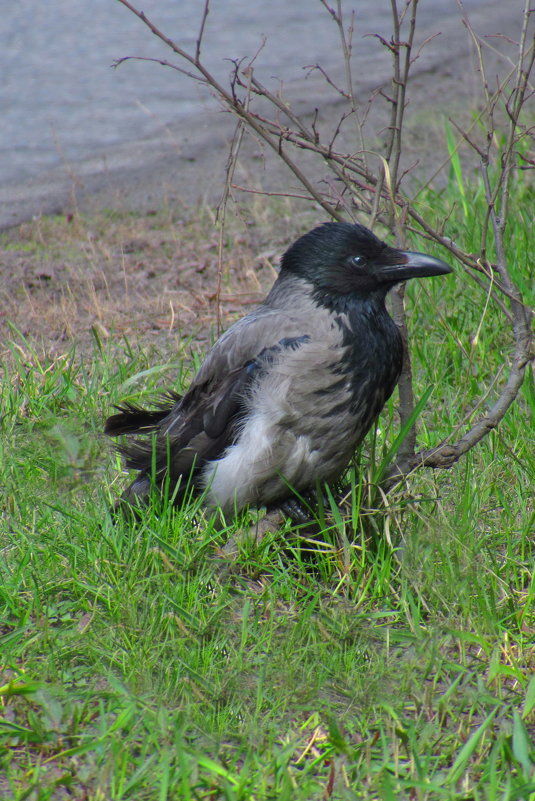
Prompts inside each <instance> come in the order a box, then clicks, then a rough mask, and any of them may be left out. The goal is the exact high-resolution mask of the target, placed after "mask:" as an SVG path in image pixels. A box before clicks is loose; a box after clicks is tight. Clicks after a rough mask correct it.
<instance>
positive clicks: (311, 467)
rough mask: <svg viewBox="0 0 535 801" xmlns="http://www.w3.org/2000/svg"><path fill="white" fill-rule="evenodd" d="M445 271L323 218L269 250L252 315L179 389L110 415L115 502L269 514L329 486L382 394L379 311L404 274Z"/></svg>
mask: <svg viewBox="0 0 535 801" xmlns="http://www.w3.org/2000/svg"><path fill="white" fill-rule="evenodd" d="M450 272H451V267H449V266H448V265H447V264H446V263H445V262H443V261H441V260H440V259H436V258H433V257H432V256H427V255H425V254H424V253H415V252H411V251H404V250H398V249H396V248H393V247H390V246H388V245H387V244H385V243H384V242H382V241H381V240H380V239H378V238H377V237H376V236H375V235H374V234H373V233H372V232H371V231H369V230H368V229H367V228H365V227H364V226H362V225H359V224H350V223H342V222H331V223H324V224H323V225H320V226H319V227H317V228H314V229H313V230H312V231H309V233H307V234H305V235H304V236H302V237H301V238H300V239H298V240H297V241H296V242H295V243H294V244H293V245H292V246H291V247H290V248H289V249H288V250H287V251H286V253H285V254H284V255H283V257H282V261H281V268H280V274H279V276H278V278H277V280H276V281H275V284H274V285H273V287H272V289H271V291H270V293H269V294H268V296H267V297H266V299H265V300H264V301H263V303H261V304H260V305H259V306H258V308H256V309H255V310H254V311H252V312H251V313H250V314H248V315H247V316H246V317H243V318H242V319H241V320H238V322H236V323H234V325H232V326H231V327H230V328H229V329H228V330H227V331H226V333H224V334H223V335H222V336H221V337H220V338H219V339H218V340H217V342H216V343H215V345H214V346H213V347H212V349H211V350H210V351H209V353H208V355H207V356H206V359H205V361H204V363H203V364H202V366H201V368H200V370H199V372H198V373H197V375H196V376H195V378H194V379H193V381H192V383H191V386H190V387H189V389H188V391H187V392H186V393H185V394H184V395H183V396H182V397H180V396H179V395H176V394H173V393H171V394H170V395H168V396H166V399H165V401H164V402H163V403H162V404H161V405H160V406H159V407H158V408H157V409H155V410H150V411H147V410H144V409H141V408H139V407H137V406H134V405H132V404H129V403H127V404H124V405H123V406H119V407H117V408H118V414H114V415H113V416H112V417H110V418H109V419H108V420H107V422H106V427H105V431H106V433H107V434H109V435H111V436H117V435H120V434H127V435H135V437H134V438H132V437H130V438H129V441H127V444H125V445H123V446H121V448H120V450H121V451H122V453H123V454H124V455H125V457H126V466H127V467H128V468H131V469H134V470H137V471H138V475H137V477H136V478H135V479H134V481H133V482H132V484H131V485H130V486H129V487H128V488H127V489H126V491H125V493H124V495H123V502H124V501H126V502H129V503H133V504H135V505H137V504H139V503H143V502H145V501H146V500H147V498H148V495H149V493H150V490H151V486H152V485H153V484H155V485H156V486H157V487H158V488H160V490H162V491H164V489H165V491H168V492H169V493H170V494H172V496H173V498H174V502H175V503H180V502H181V501H182V500H183V498H184V494H185V492H186V491H187V490H188V489H193V491H195V492H205V493H206V494H205V499H206V500H205V503H206V506H207V507H208V508H209V509H212V510H213V509H216V508H220V509H221V510H222V512H223V513H224V514H232V513H233V512H235V511H239V510H241V509H243V508H244V507H246V506H253V507H262V506H267V507H275V506H277V505H281V504H284V503H285V502H286V501H288V500H289V499H291V498H292V497H295V496H293V493H292V489H293V490H295V491H297V492H298V493H300V494H303V493H307V492H310V491H312V490H314V489H315V487H316V486H317V482H333V481H335V480H336V479H338V478H339V477H340V476H341V474H342V473H343V471H344V470H345V468H346V467H347V465H348V463H349V461H350V459H351V456H352V455H353V453H354V452H355V449H356V447H357V446H358V445H359V443H360V442H361V441H362V439H363V438H364V436H365V435H366V433H367V432H368V431H369V429H370V428H371V426H372V425H373V422H374V421H375V419H376V418H377V416H378V414H379V412H380V411H381V409H382V408H383V406H384V404H385V402H386V401H387V399H388V398H389V397H390V395H391V394H392V392H393V390H394V387H395V386H396V384H397V382H398V379H399V376H400V373H401V367H402V362H403V345H402V340H401V335H400V333H399V331H398V328H397V326H396V325H395V323H394V321H393V320H392V319H391V318H390V316H389V315H388V312H387V310H386V307H385V297H386V295H387V293H388V291H389V290H390V289H392V287H393V286H395V285H396V284H398V283H399V282H401V281H405V280H407V279H408V278H421V277H425V276H433V275H445V274H446V273H450Z"/></svg>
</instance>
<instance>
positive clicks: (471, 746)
mask: <svg viewBox="0 0 535 801" xmlns="http://www.w3.org/2000/svg"><path fill="white" fill-rule="evenodd" d="M497 711H498V707H496V708H495V709H493V710H492V712H491V713H490V715H487V717H486V718H485V720H484V721H483V723H482V724H481V726H480V727H479V728H478V729H476V731H475V732H474V733H473V734H472V736H471V737H470V738H469V739H468V740H467V741H466V742H465V744H464V745H463V747H462V748H461V750H460V751H459V754H458V756H457V759H456V760H455V762H454V763H453V765H452V766H451V768H450V770H449V772H448V775H447V777H446V783H448V784H455V782H457V781H458V779H460V777H461V775H462V773H463V771H464V770H465V768H466V766H467V764H468V761H469V759H470V757H471V756H472V754H473V753H474V752H475V750H476V748H477V746H478V745H479V741H480V740H481V738H482V737H483V735H484V734H485V732H486V731H487V729H488V728H489V726H490V724H491V723H492V721H493V720H494V718H495V717H496V713H497Z"/></svg>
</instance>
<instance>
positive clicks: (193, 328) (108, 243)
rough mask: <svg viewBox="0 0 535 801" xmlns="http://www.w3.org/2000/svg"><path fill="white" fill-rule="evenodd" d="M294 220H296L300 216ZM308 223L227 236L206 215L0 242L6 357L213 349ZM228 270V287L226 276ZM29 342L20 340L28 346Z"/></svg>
mask: <svg viewBox="0 0 535 801" xmlns="http://www.w3.org/2000/svg"><path fill="white" fill-rule="evenodd" d="M293 211H294V212H295V209H294V210H293ZM302 227H303V222H302V221H300V220H299V214H297V216H296V215H295V214H294V213H290V207H289V205H288V204H286V206H285V209H282V213H281V207H280V205H279V209H278V211H277V219H276V226H274V224H273V220H269V219H268V215H266V214H264V219H259V220H256V221H254V220H253V219H252V217H249V219H248V220H247V221H246V222H244V221H243V220H240V219H239V218H235V217H232V218H230V219H229V221H228V224H227V225H226V226H225V233H224V236H225V241H224V243H223V248H222V254H221V260H220V258H219V248H220V242H219V234H218V230H217V228H216V227H215V226H214V219H213V215H212V214H211V213H209V212H208V211H207V210H206V209H197V210H191V209H189V210H188V209H185V208H182V209H181V208H177V207H175V208H173V209H163V210H161V211H159V212H152V213H144V214H142V213H134V212H128V213H127V212H124V213H117V212H108V213H99V214H95V215H91V216H87V215H78V214H71V215H67V216H63V215H61V216H57V217H45V218H41V219H38V220H35V221H32V222H29V223H24V224H22V225H21V226H20V227H18V228H14V229H11V230H10V231H7V232H5V233H4V234H2V245H3V247H2V249H1V252H0V343H1V346H0V353H1V354H2V355H3V356H6V355H7V354H8V353H9V349H10V343H11V345H12V343H16V345H15V346H16V347H22V348H24V349H30V350H31V349H35V350H36V351H37V352H38V353H39V354H48V355H49V356H50V357H51V358H53V357H55V356H57V355H58V354H60V353H65V352H66V351H68V350H69V349H70V348H71V347H72V346H73V345H76V347H77V349H78V351H81V352H84V351H87V350H88V349H91V348H92V342H93V340H94V335H95V334H97V335H98V337H99V338H100V339H101V340H102V339H107V338H109V337H112V338H113V340H114V341H119V340H121V339H123V338H124V337H126V338H127V339H128V340H129V341H130V342H131V343H132V345H133V346H139V347H143V346H145V345H150V344H154V345H157V346H158V347H159V348H160V349H161V350H163V351H165V350H166V349H167V343H169V345H170V343H171V340H173V341H174V340H175V336H171V335H176V334H177V333H178V334H179V335H182V336H184V337H187V336H193V337H195V341H196V344H197V345H199V347H201V348H202V347H205V346H207V345H208V343H209V340H210V337H211V336H213V335H214V334H216V333H217V328H218V318H219V324H221V323H223V324H224V325H226V324H227V323H228V321H229V320H231V319H233V318H234V317H238V316H242V315H243V314H244V313H246V311H247V310H248V308H249V307H250V305H251V304H254V303H256V302H258V301H259V300H260V299H261V298H262V297H263V296H264V295H265V294H266V292H267V290H268V289H269V287H270V286H271V284H272V283H273V280H274V278H275V276H276V269H275V266H276V264H277V262H278V258H279V256H280V253H281V252H282V250H283V249H284V248H285V247H286V246H287V244H288V242H289V241H291V240H292V238H293V237H294V236H295V235H296V234H297V233H298V232H299V230H302ZM220 264H221V278H219V274H220ZM21 335H22V336H21Z"/></svg>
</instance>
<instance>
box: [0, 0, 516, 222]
mask: <svg viewBox="0 0 535 801" xmlns="http://www.w3.org/2000/svg"><path fill="white" fill-rule="evenodd" d="M178 5H179V4H178V3H177V2H176V0H147V1H146V2H144V3H143V4H142V8H143V10H144V11H145V13H146V14H147V16H149V17H151V18H152V19H153V20H154V21H155V22H156V23H157V24H158V25H159V26H160V27H161V28H162V30H164V31H165V32H166V33H168V34H169V35H170V36H171V37H172V38H175V39H176V41H177V42H178V43H179V44H180V45H181V46H183V47H185V48H187V49H190V50H191V49H192V48H194V47H195V39H196V31H197V29H198V17H199V6H200V3H199V4H195V3H180V5H179V8H178V10H177V6H178ZM345 6H346V7H347V9H348V10H349V9H350V8H352V7H354V8H355V10H356V18H355V19H356V22H355V38H354V42H355V47H354V58H353V75H354V79H355V84H356V87H357V91H358V94H359V96H361V97H363V98H365V97H366V96H367V95H368V93H369V92H370V91H372V90H375V89H377V88H378V87H380V86H381V85H383V84H384V83H385V82H387V81H388V79H389V68H390V64H389V57H388V53H387V51H386V49H385V48H384V47H382V46H381V44H380V43H379V40H378V39H377V38H375V37H373V36H369V35H366V34H369V33H379V34H381V35H382V36H384V37H385V38H386V39H389V38H390V20H389V13H388V9H389V6H390V3H389V2H388V0H375V1H374V0H354V2H353V3H351V2H346V3H345ZM464 7H465V9H466V11H467V12H468V13H469V14H470V18H471V21H472V23H473V25H474V27H475V28H476V29H477V30H478V31H479V32H480V33H482V34H493V33H502V34H505V35H507V36H509V37H513V38H515V37H516V36H517V35H518V30H519V22H520V19H521V7H522V2H521V0H508V1H507V2H506V3H505V2H503V0H501V2H499V1H498V0H465V4H464ZM418 14H419V17H418V19H419V27H418V41H419V42H420V43H421V42H423V41H424V40H425V39H427V38H428V37H430V36H432V35H433V34H437V33H438V34H440V35H438V36H436V38H434V39H432V41H430V42H429V43H428V44H427V46H426V47H425V48H424V50H423V51H422V53H421V55H420V57H419V58H418V60H417V62H416V63H415V65H414V73H413V74H414V80H413V91H412V96H413V101H412V102H413V107H416V106H418V107H420V108H423V109H425V108H426V104H427V105H428V106H429V107H430V108H432V113H433V114H435V113H436V112H437V109H440V107H441V102H442V93H443V100H444V104H449V103H451V102H454V103H456V104H458V105H459V106H460V107H462V106H463V104H470V103H472V102H474V101H475V97H476V85H477V83H478V76H477V74H476V68H475V62H474V59H473V52H472V49H471V47H470V43H469V37H468V35H467V32H466V29H465V28H464V27H463V25H462V22H461V20H460V17H459V9H458V6H457V4H456V3H455V2H454V0H421V3H420V9H419V12H418ZM0 41H1V42H2V48H0V70H1V72H2V74H3V75H4V76H5V79H4V80H3V82H2V85H1V86H0V107H1V108H2V109H3V112H2V117H1V120H0V155H1V157H2V158H1V159H0V228H6V227H10V226H12V225H16V224H18V223H20V222H22V221H24V220H27V219H29V218H31V217H34V216H36V215H40V214H47V213H55V212H61V211H64V210H66V209H69V208H71V207H72V205H73V204H76V205H77V206H78V207H81V208H86V207H90V206H95V205H96V206H97V207H104V206H105V207H119V208H137V209H148V208H155V207H158V206H160V205H161V204H162V202H167V201H168V200H170V199H182V200H185V201H186V202H197V201H198V200H199V199H202V198H204V197H206V198H208V199H210V200H213V199H215V198H216V197H217V196H218V194H219V193H220V191H221V187H222V184H223V180H224V168H225V162H226V153H227V148H228V141H229V137H230V136H231V134H232V131H233V127H234V124H233V121H232V119H231V117H230V115H228V114H226V113H223V112H222V111H221V110H220V108H219V107H218V105H217V103H216V102H215V100H214V99H213V98H212V97H210V95H209V94H208V93H207V92H206V91H205V90H204V88H203V87H200V86H199V84H198V83H196V82H194V81H192V80H190V79H188V78H186V77H185V76H182V75H179V74H178V73H177V72H175V71H173V70H170V69H168V68H164V67H161V66H159V65H157V64H154V63H147V62H140V61H137V62H134V61H130V62H127V63H125V64H123V65H122V66H121V67H120V68H119V69H116V70H114V69H112V68H110V64H111V63H112V62H113V61H114V60H115V59H117V58H121V57H123V56H128V55H139V56H148V57H152V58H167V59H172V58H173V56H172V54H171V52H170V51H168V49H167V48H165V46H164V45H162V43H161V42H159V41H158V40H157V39H156V38H155V37H154V36H152V34H151V33H150V32H149V30H148V29H147V28H146V27H145V26H144V25H143V24H142V23H141V22H140V21H139V20H138V19H137V18H136V17H135V16H134V15H133V14H131V13H130V12H129V11H128V10H127V9H126V8H125V7H124V6H122V5H121V4H120V3H118V2H112V1H111V0H94V2H92V3H86V2H82V0H48V2H47V3H46V4H43V3H36V2H35V0H19V2H18V3H13V4H9V6H8V7H6V9H4V11H3V13H2V15H1V16H0ZM263 42H265V44H264V45H263V47H261V45H262V43H263ZM489 42H490V43H491V44H493V45H498V48H501V49H504V47H507V46H506V45H505V44H504V41H503V40H499V39H493V40H489ZM260 47H261V49H260V52H259V53H258V56H257V58H256V61H255V70H256V74H257V75H258V76H259V77H260V79H261V80H262V81H264V82H265V83H267V84H269V85H270V87H271V88H275V87H277V86H278V85H279V79H281V80H282V79H284V88H285V93H286V95H287V97H288V98H289V99H290V100H291V101H292V104H293V105H294V107H295V109H296V110H298V111H300V112H303V113H306V112H308V113H312V112H313V110H314V109H315V108H319V109H320V120H322V119H323V120H326V121H329V119H330V118H335V116H336V114H337V113H338V110H339V104H338V102H337V99H336V98H335V97H334V96H333V93H332V92H331V90H330V89H329V87H328V86H327V84H326V83H325V81H324V80H323V79H322V78H321V76H320V75H319V74H318V73H317V72H314V73H312V74H309V71H308V70H306V69H305V70H304V69H303V68H304V67H306V66H307V65H310V64H316V63H320V64H321V65H322V66H323V67H324V68H325V69H326V70H327V71H328V72H329V74H330V75H331V76H333V77H334V78H335V79H336V80H340V81H341V80H342V70H341V64H340V57H339V47H338V39H337V32H336V28H335V25H334V24H333V23H332V21H331V20H329V18H328V15H327V12H326V11H325V9H324V8H323V6H322V5H321V3H320V2H319V1H318V2H311V0H293V1H292V2H291V3H288V2H287V0H271V2H270V3H266V2H262V1H261V0H253V2H251V0H226V2H225V3H224V4H223V3H216V2H215V0H214V2H213V8H212V9H211V12H210V14H209V17H208V20H207V28H206V37H205V40H204V50H203V52H205V53H206V61H207V64H208V66H209V67H210V69H212V70H213V71H214V73H215V74H216V75H217V76H218V78H219V79H220V80H221V81H223V82H225V81H227V79H228V75H229V72H230V68H231V64H230V62H229V61H228V60H227V59H240V58H250V57H251V56H253V55H254V54H255V53H256V52H257V51H258V50H259V48H260ZM175 60H176V57H175ZM496 64H497V68H498V67H499V66H500V65H501V67H502V68H504V67H505V62H504V60H503V59H499V58H498V59H496ZM307 75H308V77H305V76H307ZM445 87H448V88H447V91H446V89H445ZM444 110H445V111H446V110H447V108H445V109H444ZM380 122H381V120H380V116H379V117H378V119H377V124H378V125H379V124H380ZM258 151H259V148H258V145H257V144H256V143H255V142H250V143H249V144H248V146H247V148H246V150H245V154H246V164H248V165H249V167H248V176H249V178H250V175H251V172H252V173H253V174H254V177H255V180H260V181H261V182H262V184H263V185H266V186H267V188H277V189H283V190H284V189H285V188H287V187H288V186H289V183H290V179H289V177H288V176H287V175H285V174H284V173H283V172H281V171H280V168H279V167H278V166H277V165H275V166H273V165H272V164H271V162H268V167H267V168H266V167H265V165H264V162H263V161H261V160H260V159H258V155H259V154H258ZM428 155H430V156H432V154H428ZM244 179H245V180H246V179H247V176H244Z"/></svg>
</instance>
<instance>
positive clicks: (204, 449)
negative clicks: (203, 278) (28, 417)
mask: <svg viewBox="0 0 535 801" xmlns="http://www.w3.org/2000/svg"><path fill="white" fill-rule="evenodd" d="M298 305H299V304H298ZM312 329H313V323H312V322H311V320H310V315H307V314H305V315H303V314H301V313H299V314H297V313H296V312H295V306H294V309H293V310H292V311H290V310H288V309H280V308H272V307H269V306H266V305H262V306H260V307H259V308H258V309H256V310H255V311H254V312H252V313H251V314H249V315H247V316H246V317H244V318H242V319H241V320H239V321H238V322H237V323H235V324H234V325H233V326H231V328H229V329H228V331H227V332H226V333H225V334H223V336H222V337H220V339H219V340H218V341H217V342H216V343H215V345H214V346H213V348H212V349H211V350H210V351H209V353H208V355H207V357H206V359H205V361H204V362H203V364H202V366H201V368H200V370H199V372H198V373H197V375H196V377H195V378H194V380H193V382H192V384H191V386H190V388H189V390H188V391H187V392H186V394H185V395H184V396H183V397H182V398H180V399H178V400H176V402H173V403H169V404H168V406H167V407H166V408H163V407H162V406H160V408H158V409H157V410H156V411H153V412H150V411H149V412H145V411H144V410H142V409H139V408H137V407H132V406H130V407H128V406H123V407H122V408H121V409H120V412H119V414H117V415H114V416H113V417H112V418H110V419H109V420H108V422H107V425H106V431H107V432H108V433H110V434H112V435H116V434H119V433H129V434H132V433H134V434H151V439H150V440H145V441H139V440H138V441H130V442H128V443H127V444H126V445H122V446H121V448H120V450H121V451H122V453H123V454H124V455H125V456H126V464H127V466H128V467H129V468H133V469H136V470H139V471H141V473H142V474H143V475H144V476H147V475H150V474H153V475H155V477H156V480H157V481H158V482H161V481H163V480H164V479H165V477H166V476H169V478H170V480H171V482H172V483H174V482H176V481H178V480H179V479H180V477H181V476H185V477H188V476H190V475H191V474H194V473H196V472H197V471H199V470H200V469H201V468H202V467H203V465H204V464H205V463H206V462H207V461H210V460H213V459H217V458H219V457H220V456H221V454H222V453H223V452H224V450H225V449H226V448H227V447H228V446H229V445H231V444H232V443H233V442H234V441H235V439H236V437H237V435H238V433H239V431H240V424H241V422H242V419H243V416H244V414H245V413H246V411H247V408H248V401H249V398H250V397H251V389H252V387H253V385H254V383H255V381H256V380H257V379H258V377H259V376H260V375H261V374H263V373H264V372H265V371H266V370H268V369H269V366H270V365H271V364H273V362H274V361H275V360H279V359H280V357H281V356H282V354H283V353H284V351H286V350H288V349H291V350H295V349H297V348H299V347H301V345H302V344H304V343H305V342H307V341H309V340H310V339H311V336H312V334H311V331H312Z"/></svg>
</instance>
